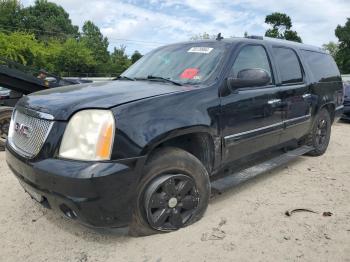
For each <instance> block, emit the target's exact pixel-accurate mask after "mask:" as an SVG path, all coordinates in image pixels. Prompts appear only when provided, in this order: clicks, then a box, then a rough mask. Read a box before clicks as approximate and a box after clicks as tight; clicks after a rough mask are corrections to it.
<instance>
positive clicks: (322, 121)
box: [307, 108, 332, 156]
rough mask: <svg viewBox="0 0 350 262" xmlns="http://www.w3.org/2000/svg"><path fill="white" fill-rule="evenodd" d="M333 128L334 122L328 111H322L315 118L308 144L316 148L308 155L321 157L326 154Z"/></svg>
mask: <svg viewBox="0 0 350 262" xmlns="http://www.w3.org/2000/svg"><path fill="white" fill-rule="evenodd" d="M331 126H332V121H331V117H330V114H329V112H328V110H327V109H325V108H323V109H321V111H320V112H319V113H318V114H317V116H316V118H315V121H314V124H313V126H312V129H311V132H310V134H309V137H308V141H307V144H308V145H309V146H312V147H313V148H314V150H312V151H311V152H309V153H308V154H309V155H311V156H320V155H323V154H324V153H325V152H326V150H327V148H328V144H329V140H330V137H331Z"/></svg>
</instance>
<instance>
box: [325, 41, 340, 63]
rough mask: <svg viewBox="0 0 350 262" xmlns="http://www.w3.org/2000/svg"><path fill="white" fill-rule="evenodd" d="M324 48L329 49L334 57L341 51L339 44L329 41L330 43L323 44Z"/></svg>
mask: <svg viewBox="0 0 350 262" xmlns="http://www.w3.org/2000/svg"><path fill="white" fill-rule="evenodd" d="M322 48H323V49H324V50H326V51H328V52H329V53H330V54H331V55H332V56H333V57H334V59H335V58H336V56H337V53H338V51H339V45H338V44H337V43H334V42H329V43H328V44H324V45H322Z"/></svg>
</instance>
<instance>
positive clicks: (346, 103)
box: [342, 81, 350, 121]
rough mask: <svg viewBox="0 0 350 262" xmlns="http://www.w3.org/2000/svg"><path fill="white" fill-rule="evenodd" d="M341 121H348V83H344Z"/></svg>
mask: <svg viewBox="0 0 350 262" xmlns="http://www.w3.org/2000/svg"><path fill="white" fill-rule="evenodd" d="M342 119H343V120H347V121H350V81H344V114H343V116H342Z"/></svg>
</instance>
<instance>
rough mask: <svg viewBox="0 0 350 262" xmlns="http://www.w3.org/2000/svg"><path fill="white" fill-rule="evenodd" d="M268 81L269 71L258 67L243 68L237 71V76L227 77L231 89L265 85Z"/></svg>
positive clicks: (269, 80)
mask: <svg viewBox="0 0 350 262" xmlns="http://www.w3.org/2000/svg"><path fill="white" fill-rule="evenodd" d="M270 82H271V77H270V75H269V73H267V72H266V71H265V70H264V69H260V68H252V69H244V70H241V71H239V73H238V75H237V78H233V77H229V78H228V79H227V85H228V87H229V89H230V90H231V91H232V90H234V89H237V88H244V87H259V86H265V85H268V84H269V83H270Z"/></svg>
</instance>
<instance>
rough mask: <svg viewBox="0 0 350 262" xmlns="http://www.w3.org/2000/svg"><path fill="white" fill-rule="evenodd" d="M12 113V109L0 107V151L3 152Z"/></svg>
mask: <svg viewBox="0 0 350 262" xmlns="http://www.w3.org/2000/svg"><path fill="white" fill-rule="evenodd" d="M12 111H13V108H12V107H0V151H4V150H5V145H6V139H7V135H8V128H9V126H10V121H11V116H12Z"/></svg>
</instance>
